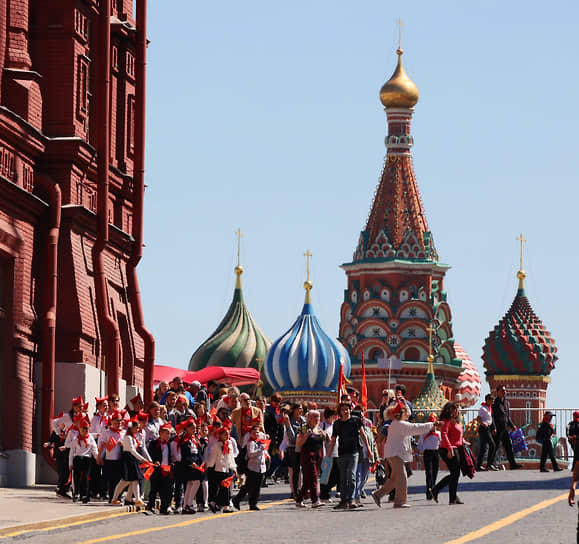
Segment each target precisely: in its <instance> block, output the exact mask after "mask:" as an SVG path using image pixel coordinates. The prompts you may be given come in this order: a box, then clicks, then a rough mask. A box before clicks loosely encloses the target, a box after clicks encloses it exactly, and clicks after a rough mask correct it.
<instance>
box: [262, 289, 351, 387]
mask: <svg viewBox="0 0 579 544" xmlns="http://www.w3.org/2000/svg"><path fill="white" fill-rule="evenodd" d="M310 288H311V287H310ZM306 289H307V287H306ZM340 364H341V365H343V372H344V376H346V377H348V376H349V375H350V357H349V356H348V352H347V351H346V349H345V348H344V346H342V344H340V343H339V342H337V341H336V340H333V339H332V338H330V337H329V336H328V335H327V334H326V333H325V332H324V330H323V329H322V327H321V326H320V324H319V322H318V320H317V318H316V316H315V315H314V310H313V307H312V304H311V302H310V299H309V290H308V292H307V294H306V302H305V304H304V307H303V309H302V313H301V314H300V315H299V317H298V318H297V319H296V321H295V322H294V324H293V325H292V326H291V327H290V329H289V330H288V331H287V332H286V333H285V334H284V335H283V336H282V337H281V338H279V339H278V340H276V341H275V342H274V343H273V344H272V346H271V349H270V350H269V352H268V354H267V360H266V362H265V366H264V372H265V376H266V378H267V381H268V382H269V383H270V385H271V386H272V387H273V389H274V390H276V391H336V389H337V387H338V379H339V373H340Z"/></svg>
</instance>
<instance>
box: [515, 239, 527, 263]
mask: <svg viewBox="0 0 579 544" xmlns="http://www.w3.org/2000/svg"><path fill="white" fill-rule="evenodd" d="M515 240H517V241H519V242H521V268H520V270H522V269H523V244H524V243H525V242H526V241H527V239H526V238H523V233H522V232H521V235H520V236H518V237H517V238H515Z"/></svg>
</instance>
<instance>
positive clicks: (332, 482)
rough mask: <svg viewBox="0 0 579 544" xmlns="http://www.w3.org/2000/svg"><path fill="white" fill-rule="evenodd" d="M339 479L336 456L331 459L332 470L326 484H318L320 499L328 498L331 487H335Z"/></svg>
mask: <svg viewBox="0 0 579 544" xmlns="http://www.w3.org/2000/svg"><path fill="white" fill-rule="evenodd" d="M339 481H340V471H339V470H338V463H337V457H334V458H333V459H332V470H331V471H330V477H329V478H328V483H327V484H322V483H321V484H320V499H321V500H327V499H329V498H330V492H331V491H332V488H334V487H336V486H337V485H338V483H339Z"/></svg>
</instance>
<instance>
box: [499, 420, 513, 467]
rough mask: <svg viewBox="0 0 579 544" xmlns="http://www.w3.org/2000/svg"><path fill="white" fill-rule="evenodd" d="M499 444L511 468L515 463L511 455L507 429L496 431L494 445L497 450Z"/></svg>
mask: <svg viewBox="0 0 579 544" xmlns="http://www.w3.org/2000/svg"><path fill="white" fill-rule="evenodd" d="M499 444H502V445H503V448H505V453H506V455H507V459H508V460H509V464H510V465H511V467H514V466H515V465H516V464H517V463H516V462H515V454H514V453H513V443H512V442H511V437H510V435H509V431H508V430H507V429H503V430H502V431H499V430H498V429H497V434H496V435H495V445H496V447H497V449H498V448H499Z"/></svg>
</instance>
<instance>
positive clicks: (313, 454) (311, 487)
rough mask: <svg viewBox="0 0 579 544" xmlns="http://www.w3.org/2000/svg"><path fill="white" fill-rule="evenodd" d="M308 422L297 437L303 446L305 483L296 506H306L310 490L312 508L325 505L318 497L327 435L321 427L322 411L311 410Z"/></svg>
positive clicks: (298, 444)
mask: <svg viewBox="0 0 579 544" xmlns="http://www.w3.org/2000/svg"><path fill="white" fill-rule="evenodd" d="M306 421H307V424H306V427H305V429H304V432H302V433H300V434H299V435H298V437H297V438H296V446H297V447H298V448H300V447H301V451H300V463H301V465H302V473H303V480H304V481H303V485H302V488H301V489H300V491H299V493H298V495H297V497H296V506H297V507H298V508H305V504H304V503H303V500H304V497H305V496H306V494H307V493H308V492H309V494H310V498H311V499H312V508H318V507H320V506H323V505H324V503H323V502H321V501H320V499H319V497H318V483H319V479H320V465H321V463H322V457H323V456H324V440H326V439H327V435H326V433H325V432H324V431H322V429H320V413H319V412H318V411H317V410H311V411H310V412H308V415H307V419H306Z"/></svg>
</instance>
